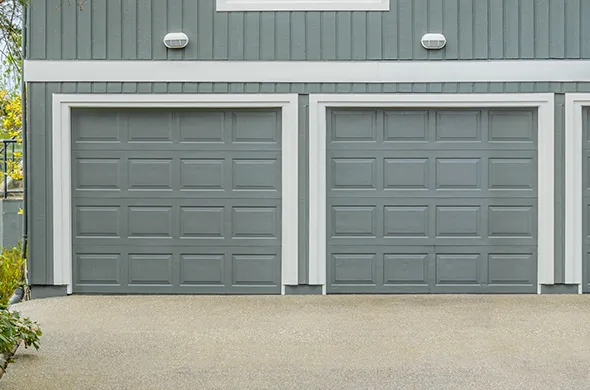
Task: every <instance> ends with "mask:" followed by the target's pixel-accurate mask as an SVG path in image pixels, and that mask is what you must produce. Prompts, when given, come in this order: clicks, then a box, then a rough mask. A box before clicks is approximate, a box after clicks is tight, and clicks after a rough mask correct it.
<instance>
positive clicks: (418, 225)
mask: <svg viewBox="0 0 590 390" xmlns="http://www.w3.org/2000/svg"><path fill="white" fill-rule="evenodd" d="M383 221H384V222H383V223H384V227H383V234H384V235H385V237H427V236H428V206H385V208H384V218H383Z"/></svg>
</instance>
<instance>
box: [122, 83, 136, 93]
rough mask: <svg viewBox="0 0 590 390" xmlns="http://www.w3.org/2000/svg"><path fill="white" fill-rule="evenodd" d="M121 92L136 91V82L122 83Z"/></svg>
mask: <svg viewBox="0 0 590 390" xmlns="http://www.w3.org/2000/svg"><path fill="white" fill-rule="evenodd" d="M121 92H122V93H137V83H123V85H122V86H121Z"/></svg>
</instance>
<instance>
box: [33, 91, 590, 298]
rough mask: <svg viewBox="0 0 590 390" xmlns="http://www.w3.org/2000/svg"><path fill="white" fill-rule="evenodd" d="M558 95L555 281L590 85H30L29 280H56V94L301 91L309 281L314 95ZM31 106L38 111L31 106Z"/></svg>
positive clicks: (302, 277)
mask: <svg viewBox="0 0 590 390" xmlns="http://www.w3.org/2000/svg"><path fill="white" fill-rule="evenodd" d="M547 92H553V93H556V95H555V173H556V177H555V183H556V189H555V224H556V227H555V240H556V241H555V259H556V262H555V282H556V283H560V282H561V283H563V281H564V218H565V209H564V207H565V206H564V196H565V195H564V192H565V190H564V186H565V181H564V170H565V165H564V164H565V163H564V147H565V146H564V126H565V123H564V116H563V109H564V102H565V100H564V93H568V92H590V83H442V84H424V83H415V84H275V83H261V84H259V83H250V84H240V83H232V84H228V83H152V84H150V83H30V84H29V99H28V106H29V111H28V123H29V132H30V134H29V139H28V151H29V164H28V171H27V174H29V175H30V176H29V177H30V178H31V182H30V183H31V184H30V191H29V199H28V207H29V209H28V210H29V212H28V213H27V217H28V218H30V220H29V221H30V232H29V233H30V236H31V237H33V239H32V240H31V243H30V260H29V261H30V263H31V267H30V280H31V283H32V284H33V285H50V284H52V283H53V258H52V256H53V255H52V254H53V243H52V236H53V223H52V201H53V200H52V192H51V191H47V190H46V189H47V188H49V186H50V185H51V176H52V173H51V172H52V159H51V142H52V140H51V123H52V109H51V107H52V95H53V94H55V93H65V94H76V93H80V94H88V93H109V94H111V93H112V94H135V93H139V94H154V93H158V94H161V93H174V94H182V93H187V94H190V93H193V94H194V93H201V94H207V93H299V94H301V95H300V98H299V145H298V147H299V183H300V186H299V195H298V196H299V205H300V207H299V221H298V224H299V283H300V284H306V283H307V281H308V266H309V265H308V231H307V225H308V218H309V217H308V214H309V200H308V197H307V192H308V188H309V187H308V186H309V169H310V167H309V165H308V154H309V144H308V142H309V129H308V120H307V106H308V98H307V96H305V95H307V94H310V93H547ZM31 107H33V108H34V109H33V110H31ZM64 291H65V290H64Z"/></svg>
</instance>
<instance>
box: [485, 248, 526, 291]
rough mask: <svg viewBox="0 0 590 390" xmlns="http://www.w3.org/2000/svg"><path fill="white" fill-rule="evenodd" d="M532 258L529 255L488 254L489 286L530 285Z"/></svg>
mask: <svg viewBox="0 0 590 390" xmlns="http://www.w3.org/2000/svg"><path fill="white" fill-rule="evenodd" d="M534 261H535V259H534V257H533V255H532V254H530V253H526V254H522V253H518V254H490V255H489V256H488V283H489V284H531V283H532V282H533V280H534V275H533V272H534V270H535V264H534Z"/></svg>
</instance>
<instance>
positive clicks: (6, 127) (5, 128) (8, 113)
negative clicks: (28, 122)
mask: <svg viewBox="0 0 590 390" xmlns="http://www.w3.org/2000/svg"><path fill="white" fill-rule="evenodd" d="M0 137H1V138H2V139H15V140H16V141H17V142H18V144H17V145H16V146H17V148H18V149H22V97H21V94H20V93H19V92H18V91H6V90H0ZM6 153H7V157H8V159H7V169H6V175H8V176H10V177H12V179H14V180H17V181H18V180H22V179H23V171H22V166H21V161H22V156H23V155H22V152H21V151H19V150H14V153H12V154H10V153H8V151H6Z"/></svg>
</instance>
